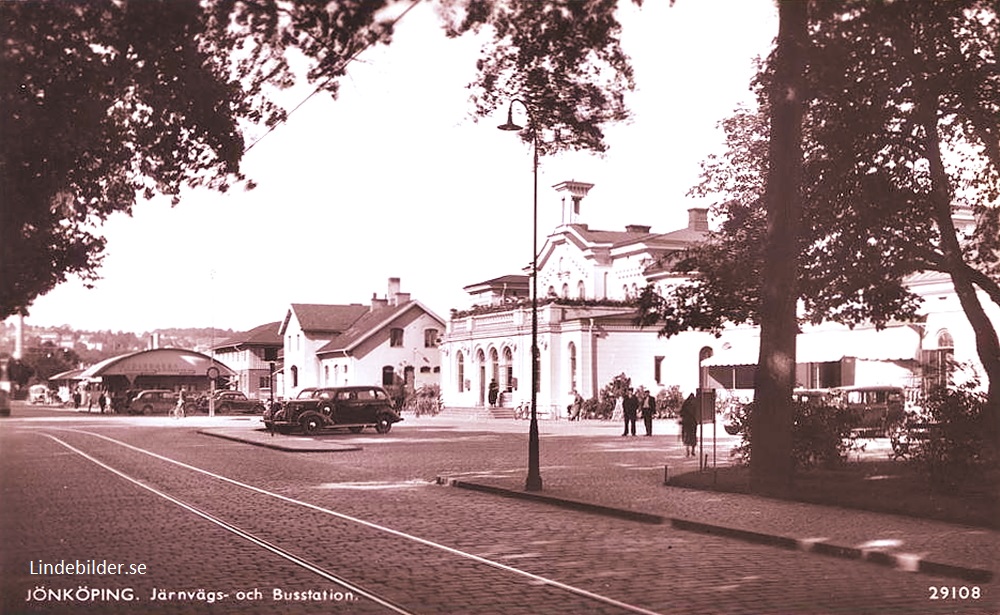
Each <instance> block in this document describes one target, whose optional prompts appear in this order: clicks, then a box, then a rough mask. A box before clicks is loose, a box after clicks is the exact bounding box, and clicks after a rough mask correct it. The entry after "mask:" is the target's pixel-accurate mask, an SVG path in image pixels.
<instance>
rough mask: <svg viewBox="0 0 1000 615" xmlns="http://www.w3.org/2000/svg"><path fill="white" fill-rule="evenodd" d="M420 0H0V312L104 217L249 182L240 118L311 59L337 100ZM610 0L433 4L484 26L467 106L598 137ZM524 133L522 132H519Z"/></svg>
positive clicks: (449, 18)
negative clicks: (524, 111)
mask: <svg viewBox="0 0 1000 615" xmlns="http://www.w3.org/2000/svg"><path fill="white" fill-rule="evenodd" d="M414 4H415V3H402V2H393V1H391V0H342V1H340V2H332V3H331V2H327V1H325V0H297V1H295V2H292V1H290V0H288V1H282V0H59V1H55V0H33V1H28V2H0V18H2V19H3V22H4V23H5V24H8V25H9V27H8V28H7V30H6V41H5V42H6V44H5V46H4V50H3V51H2V52H0V54H2V55H0V97H2V98H0V101H2V104H3V110H4V111H3V125H2V130H3V135H4V138H3V140H2V145H0V191H2V192H0V202H2V203H3V208H2V209H0V318H5V317H7V316H9V315H11V314H14V313H19V312H20V313H24V312H25V311H26V310H27V309H28V307H29V306H30V305H31V302H32V301H33V300H34V299H35V298H36V297H38V296H39V295H41V294H44V293H45V292H47V291H48V290H51V289H52V288H54V287H55V286H56V285H57V284H59V283H61V282H63V281H65V280H66V279H67V278H68V276H71V275H77V276H80V277H82V278H83V279H84V280H85V281H86V282H88V283H93V282H94V281H95V280H96V279H97V278H98V268H99V266H100V263H101V255H102V253H103V250H104V246H105V243H104V239H103V238H102V237H101V236H100V232H99V229H100V226H101V224H102V223H103V222H104V221H105V220H106V219H107V218H108V216H110V215H111V214H112V213H115V212H124V213H130V212H131V211H132V208H133V207H134V206H135V205H136V203H137V202H138V200H139V199H140V198H150V197H152V196H153V195H154V194H165V195H170V196H171V197H173V198H174V199H175V201H176V199H177V198H178V195H179V194H180V190H181V188H182V187H183V186H208V187H210V188H213V189H217V190H220V191H226V190H229V189H230V188H232V187H234V186H243V187H246V188H252V187H253V182H252V180H250V179H248V178H246V177H245V176H244V175H243V174H242V172H241V170H240V163H241V160H242V157H243V154H244V153H245V151H246V149H247V145H246V142H245V139H244V136H243V135H244V132H245V131H246V130H247V129H248V128H250V127H256V126H264V127H274V126H276V125H278V124H279V123H280V122H281V121H283V119H284V118H285V117H286V115H287V112H286V111H285V110H284V109H281V108H280V107H278V106H277V105H275V104H274V103H273V102H272V101H271V100H270V99H269V96H268V95H269V93H271V92H273V91H274V90H275V89H276V88H283V87H287V86H289V85H291V84H293V83H294V82H295V81H296V79H297V77H298V76H297V75H296V74H295V72H294V71H293V70H292V68H291V64H290V62H289V57H291V56H292V55H293V54H299V53H300V54H301V55H303V56H304V57H305V58H306V59H307V60H308V62H309V67H308V70H307V73H306V75H305V76H306V79H308V80H309V82H310V83H313V84H315V85H316V92H325V93H327V94H329V95H331V96H334V97H335V96H336V94H337V86H338V79H339V78H341V77H343V76H344V74H345V73H346V70H347V67H348V65H349V63H350V61H351V60H352V59H353V58H354V57H356V56H357V55H358V54H359V53H361V52H362V51H363V50H365V49H366V48H368V47H369V46H371V45H373V44H378V43H381V44H388V43H390V42H391V40H392V33H393V27H394V24H395V23H396V21H397V20H398V19H399V18H400V17H401V15H405V13H406V12H407V11H408V10H409V9H410V8H412V6H413V5H414ZM614 7H615V2H614V1H613V0H591V1H590V2H586V3H584V2H579V3H577V2H571V3H561V2H547V3H539V2H534V1H529V0H508V1H506V2H504V1H501V0H441V4H440V8H441V13H442V15H443V16H444V17H445V33H446V34H447V35H450V36H458V35H462V34H465V33H468V32H473V31H489V32H490V33H492V34H493V37H494V40H493V43H492V44H491V45H490V46H489V47H488V48H487V50H486V51H487V52H488V55H484V56H483V57H484V58H485V59H482V60H480V61H479V69H480V73H479V78H478V80H477V82H476V83H475V84H472V86H471V87H472V89H473V92H474V99H475V102H476V107H475V109H476V112H477V113H479V114H480V115H484V114H487V113H492V112H493V110H494V108H495V107H496V106H497V104H500V103H502V102H504V101H505V100H506V99H508V98H510V97H513V96H517V97H518V98H521V99H522V100H525V101H526V102H527V103H528V104H529V105H531V106H532V107H533V110H534V111H535V112H536V116H535V118H534V119H535V122H536V124H537V125H538V126H539V127H541V128H543V129H544V130H545V133H546V135H547V137H546V139H545V140H544V141H543V142H541V143H540V144H539V145H540V148H541V149H542V150H543V151H549V152H551V151H557V150H561V149H579V148H588V149H594V150H598V151H602V150H603V149H604V148H605V144H604V134H603V131H602V126H603V125H604V124H605V123H607V122H611V121H616V120H619V119H622V118H624V117H625V115H626V111H625V107H624V104H623V95H624V91H625V90H628V89H631V88H632V87H633V82H632V73H631V67H630V66H629V61H628V57H627V56H626V55H625V54H624V53H623V52H622V50H621V48H620V45H619V40H618V36H619V33H620V26H619V24H618V22H617V21H616V19H615V17H614ZM523 137H524V138H525V139H529V138H530V135H529V134H528V133H527V132H526V133H525V134H524V135H523Z"/></svg>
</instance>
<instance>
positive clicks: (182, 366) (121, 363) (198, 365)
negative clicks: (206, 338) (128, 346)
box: [78, 348, 236, 380]
mask: <svg viewBox="0 0 1000 615" xmlns="http://www.w3.org/2000/svg"><path fill="white" fill-rule="evenodd" d="M211 367H215V368H216V369H218V370H219V373H218V375H219V376H234V375H235V374H236V372H234V371H233V370H232V369H230V368H229V367H227V366H226V365H225V364H223V363H220V362H219V361H218V360H216V359H214V358H213V357H210V356H208V355H204V354H201V353H200V352H195V351H193V350H185V349H183V348H155V349H153V350H142V351H140V352H133V353H130V354H124V355H120V356H117V357H112V358H110V359H105V360H103V361H101V362H100V363H95V364H94V365H91V366H90V367H88V368H87V369H85V370H84V371H83V373H82V374H80V375H79V376H78V377H79V378H81V379H86V378H100V377H102V376H125V377H126V378H128V379H129V380H134V379H135V378H136V377H138V376H188V377H191V376H194V377H197V376H205V377H208V376H209V368H211Z"/></svg>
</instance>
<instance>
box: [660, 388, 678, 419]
mask: <svg viewBox="0 0 1000 615" xmlns="http://www.w3.org/2000/svg"><path fill="white" fill-rule="evenodd" d="M683 403H684V394H683V393H681V387H680V385H676V384H674V385H671V386H669V387H667V388H665V389H663V390H661V391H660V392H659V393H657V394H656V415H657V416H658V417H660V418H665V419H672V418H674V417H675V416H677V415H678V414H679V413H680V410H681V404H683Z"/></svg>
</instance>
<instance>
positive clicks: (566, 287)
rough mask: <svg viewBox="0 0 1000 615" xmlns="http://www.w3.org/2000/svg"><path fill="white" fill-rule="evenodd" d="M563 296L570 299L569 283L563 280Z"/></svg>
mask: <svg viewBox="0 0 1000 615" xmlns="http://www.w3.org/2000/svg"><path fill="white" fill-rule="evenodd" d="M562 297H563V299H569V284H567V283H565V282H563V286H562Z"/></svg>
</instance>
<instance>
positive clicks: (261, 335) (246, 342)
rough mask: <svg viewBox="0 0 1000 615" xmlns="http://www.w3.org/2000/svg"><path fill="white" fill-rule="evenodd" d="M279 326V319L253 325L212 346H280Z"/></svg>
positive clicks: (217, 347) (216, 347)
mask: <svg viewBox="0 0 1000 615" xmlns="http://www.w3.org/2000/svg"><path fill="white" fill-rule="evenodd" d="M280 326H281V321H277V322H269V323H267V324H266V325H260V326H257V327H254V328H253V329H250V330H249V331H242V332H240V333H235V334H233V335H232V336H231V337H229V338H228V339H226V340H223V341H222V342H221V343H219V344H216V345H215V346H214V348H215V349H216V350H218V349H219V348H235V347H237V346H281V345H282V340H281V333H280V332H279V327H280Z"/></svg>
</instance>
